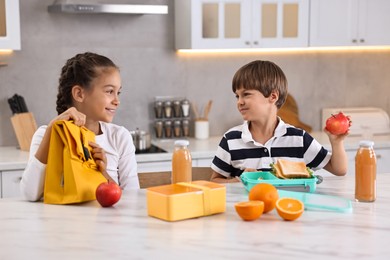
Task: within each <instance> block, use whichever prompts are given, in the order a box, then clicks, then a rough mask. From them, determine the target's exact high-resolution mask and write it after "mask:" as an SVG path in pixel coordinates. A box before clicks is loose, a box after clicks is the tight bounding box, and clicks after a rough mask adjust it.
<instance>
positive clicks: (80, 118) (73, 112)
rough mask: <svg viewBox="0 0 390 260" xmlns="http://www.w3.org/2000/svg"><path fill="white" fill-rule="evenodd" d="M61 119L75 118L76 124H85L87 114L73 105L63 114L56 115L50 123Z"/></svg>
mask: <svg viewBox="0 0 390 260" xmlns="http://www.w3.org/2000/svg"><path fill="white" fill-rule="evenodd" d="M59 120H73V122H74V123H75V125H77V126H83V125H84V124H85V120H86V115H84V114H83V113H81V112H79V111H78V110H77V109H76V108H75V107H71V108H69V109H68V110H66V111H65V112H63V113H62V114H60V115H58V116H57V117H55V118H54V119H53V120H52V121H51V122H50V124H49V126H52V125H53V123H54V122H56V121H59Z"/></svg>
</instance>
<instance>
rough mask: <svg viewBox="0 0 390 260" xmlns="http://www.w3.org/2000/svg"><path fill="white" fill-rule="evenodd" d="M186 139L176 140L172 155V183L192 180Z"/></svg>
mask: <svg viewBox="0 0 390 260" xmlns="http://www.w3.org/2000/svg"><path fill="white" fill-rule="evenodd" d="M188 145H189V142H188V141H187V140H176V141H175V150H174V151H173V155H172V184H173V183H177V182H191V181H192V158H191V153H190V151H189V150H188Z"/></svg>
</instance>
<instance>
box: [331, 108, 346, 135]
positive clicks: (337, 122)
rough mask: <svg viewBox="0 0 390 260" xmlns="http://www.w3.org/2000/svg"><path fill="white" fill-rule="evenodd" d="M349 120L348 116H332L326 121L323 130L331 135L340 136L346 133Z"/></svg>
mask: <svg viewBox="0 0 390 260" xmlns="http://www.w3.org/2000/svg"><path fill="white" fill-rule="evenodd" d="M350 125H351V120H350V118H349V116H346V115H344V114H343V113H342V112H339V113H338V114H337V115H332V116H331V117H329V118H328V119H327V120H326V126H325V129H326V130H328V131H329V132H330V133H331V134H333V135H342V134H345V133H347V132H348V129H349V126H350Z"/></svg>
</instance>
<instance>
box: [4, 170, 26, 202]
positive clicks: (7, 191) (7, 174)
mask: <svg viewBox="0 0 390 260" xmlns="http://www.w3.org/2000/svg"><path fill="white" fill-rule="evenodd" d="M22 174H23V170H12V171H1V172H0V184H1V186H0V192H1V198H10V197H18V196H20V189H19V184H20V180H21V179H22Z"/></svg>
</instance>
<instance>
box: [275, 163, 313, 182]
mask: <svg viewBox="0 0 390 260" xmlns="http://www.w3.org/2000/svg"><path fill="white" fill-rule="evenodd" d="M271 168H272V174H274V175H275V176H276V177H278V178H280V179H297V178H312V177H313V175H312V174H313V172H312V171H311V170H310V169H309V168H308V167H307V166H306V164H305V163H304V162H295V161H289V160H285V159H278V160H277V161H276V163H272V164H271Z"/></svg>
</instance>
